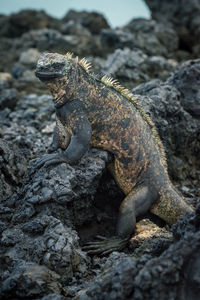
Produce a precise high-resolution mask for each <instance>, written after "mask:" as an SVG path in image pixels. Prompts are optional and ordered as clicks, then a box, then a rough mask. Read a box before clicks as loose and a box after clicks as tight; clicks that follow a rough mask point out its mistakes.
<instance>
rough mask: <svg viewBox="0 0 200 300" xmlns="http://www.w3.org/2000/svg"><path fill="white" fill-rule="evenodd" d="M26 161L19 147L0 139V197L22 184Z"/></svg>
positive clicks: (17, 188) (15, 189)
mask: <svg viewBox="0 0 200 300" xmlns="http://www.w3.org/2000/svg"><path fill="white" fill-rule="evenodd" d="M26 165H27V161H26V158H25V157H24V155H23V153H22V152H21V151H20V149H19V148H18V147H17V146H16V145H13V144H12V143H8V142H6V141H4V140H2V139H0V170H1V173H0V198H2V197H5V196H8V195H11V194H12V193H13V192H15V191H17V190H19V187H21V186H22V184H23V177H24V175H25V171H26Z"/></svg>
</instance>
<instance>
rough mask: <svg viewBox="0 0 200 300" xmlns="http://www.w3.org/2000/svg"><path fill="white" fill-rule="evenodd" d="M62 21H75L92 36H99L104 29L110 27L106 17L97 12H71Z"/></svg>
mask: <svg viewBox="0 0 200 300" xmlns="http://www.w3.org/2000/svg"><path fill="white" fill-rule="evenodd" d="M62 21H63V22H68V21H74V22H75V23H76V24H81V25H82V26H83V27H85V28H87V29H88V30H89V31H90V32H91V33H92V34H98V33H100V31H101V30H102V29H104V28H109V27H110V26H109V25H108V23H107V21H106V19H105V18H104V16H103V15H102V14H99V13H96V12H86V11H80V12H77V11H75V10H69V11H68V12H67V14H66V15H65V16H64V18H63V19H62Z"/></svg>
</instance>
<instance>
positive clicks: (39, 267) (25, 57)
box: [0, 0, 200, 300]
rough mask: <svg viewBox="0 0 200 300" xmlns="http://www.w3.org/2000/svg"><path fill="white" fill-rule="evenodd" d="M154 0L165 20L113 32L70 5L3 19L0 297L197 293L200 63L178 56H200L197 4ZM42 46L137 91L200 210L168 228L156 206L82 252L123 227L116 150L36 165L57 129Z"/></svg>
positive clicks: (184, 296)
mask: <svg viewBox="0 0 200 300" xmlns="http://www.w3.org/2000/svg"><path fill="white" fill-rule="evenodd" d="M148 2H150V1H148ZM151 3H153V1H151ZM154 3H159V4H160V7H159V9H160V11H162V15H160V16H161V17H159V18H158V19H156V20H144V19H135V20H132V21H131V22H129V23H128V24H127V25H126V26H124V27H121V28H116V29H112V28H110V27H109V25H108V23H107V21H106V20H105V18H104V17H103V16H102V15H101V14H98V13H88V12H75V11H70V12H68V13H67V14H66V16H65V17H64V18H63V19H59V20H57V19H55V18H52V17H50V16H48V15H47V14H46V13H44V12H41V11H39V12H38V11H30V10H28V11H22V12H19V13H16V14H12V15H11V16H3V15H0V39H1V40H0V43H1V47H0V56H1V58H2V59H1V61H0V72H1V73H0V215H1V220H0V266H1V268H0V299H2V300H4V299H13V300H14V299H15V300H19V299H36V300H39V299H40V300H64V299H66V300H67V299H68V300H69V299H82V300H83V299H96V300H98V299H102V300H104V299H113V300H114V299H116V300H117V299H124V300H125V299H137V300H142V299H148V300H149V299H153V300H158V299H159V300H160V299H164V300H165V299H166V300H168V299H171V300H193V299H194V300H196V299H197V298H199V286H200V274H199V264H200V262H199V250H200V237H199V228H200V205H199V203H200V190H199V181H200V177H199V175H200V173H199V169H200V165H199V155H200V153H199V149H200V136H199V133H200V131H199V128H200V124H199V122H200V116H199V94H200V88H199V86H200V85H199V83H200V82H199V81H200V79H199V77H200V74H199V67H200V63H199V60H198V59H197V60H190V61H187V62H185V63H183V64H180V65H179V63H178V62H179V61H183V60H186V59H191V58H192V57H193V55H194V53H198V47H199V46H198V32H197V31H198V18H196V15H197V12H198V3H199V1H193V0H192V1H191V2H190V3H189V2H188V3H187V4H185V5H184V6H179V7H180V11H177V7H178V5H179V4H180V3H183V4H184V3H185V1H184V0H183V1H178V0H176V1H173V3H172V1H168V3H167V2H166V1H164V2H163V1H162V2H159V1H157V2H156V0H155V1H154ZM167 5H168V6H167ZM173 5H174V7H172V6H173ZM189 5H191V6H190V7H189ZM195 5H196V6H195ZM163 7H164V8H166V16H165V12H163ZM167 7H168V8H169V11H168V9H167ZM195 7H196V11H194V12H192V10H194V8H195ZM155 9H156V8H155ZM170 10H171V13H172V18H171V19H170V22H169V21H168V19H167V18H168V17H169V14H170ZM181 10H182V11H181ZM186 10H188V16H186ZM175 12H176V13H177V15H178V16H180V17H181V16H183V19H180V18H179V19H178V20H177V22H178V24H185V25H184V26H183V30H185V28H188V27H187V26H189V27H190V25H191V26H193V27H191V28H190V29H191V31H188V30H189V29H187V30H186V31H185V33H184V34H185V35H184V37H186V36H187V38H189V39H188V40H187V38H186V40H185V39H183V37H182V35H181V33H180V27H179V26H177V28H175V27H174V24H175V23H174V22H175V21H173V19H174V17H175ZM157 13H158V15H159V11H158V9H157ZM184 14H185V16H184ZM162 16H163V17H162ZM193 16H194V18H193ZM188 18H190V19H188ZM166 20H167V21H166ZM185 21H186V23H187V24H186V23H184V22H185ZM195 22H196V24H197V26H196V29H195V28H194V24H193V23H195ZM192 24H193V25H192ZM180 26H181V25H180ZM192 32H194V34H193V33H192ZM189 33H190V35H191V36H190V37H189V35H188V34H189ZM195 39H196V41H194V40H195ZM187 41H191V44H190V45H189V47H188V44H187ZM186 45H187V47H186ZM42 51H50V52H54V51H55V52H60V53H63V54H64V53H66V52H68V51H72V52H74V54H75V55H79V56H81V57H82V56H87V58H88V60H89V61H91V62H93V64H94V71H95V72H96V71H97V73H98V78H100V77H101V76H103V75H104V74H106V75H108V76H113V77H115V78H117V79H119V82H120V83H121V84H123V85H124V86H125V87H129V88H130V89H133V90H132V92H133V93H134V94H136V95H137V98H138V101H139V102H141V103H142V105H143V106H144V108H145V110H146V111H147V113H148V114H150V115H151V117H152V119H153V121H154V122H155V124H156V126H157V128H158V131H159V133H160V136H161V139H162V141H163V143H164V147H165V149H166V152H167V158H168V168H169V173H170V177H171V178H172V181H173V182H174V183H175V185H176V186H177V187H178V189H179V190H180V191H181V192H182V193H183V195H184V196H185V197H186V200H187V202H188V203H189V204H191V205H193V206H194V208H196V210H195V212H194V213H192V214H189V215H186V216H182V217H181V218H180V219H179V221H178V222H177V223H176V224H175V225H174V226H173V227H172V228H170V227H169V226H167V225H166V224H165V223H164V222H162V220H160V219H159V218H157V217H155V216H153V215H152V214H150V213H148V214H147V215H145V216H144V218H142V220H138V222H137V226H136V229H135V232H134V235H133V236H132V237H131V239H130V242H129V245H128V246H127V247H126V248H125V249H124V250H123V251H122V252H113V253H112V254H110V255H109V256H107V257H98V256H94V257H90V256H88V255H87V253H86V252H84V251H83V250H82V249H81V248H82V245H83V244H85V243H86V242H87V241H91V240H93V239H95V236H96V235H97V234H98V235H104V236H113V235H114V234H115V227H116V221H117V215H118V210H119V206H120V203H121V201H122V199H123V198H124V194H123V193H122V191H121V190H120V189H119V187H118V186H117V185H116V183H115V182H114V179H113V178H112V177H111V175H110V174H109V172H108V171H107V169H106V165H107V164H109V162H110V161H111V160H112V159H113V157H112V155H109V154H108V153H107V152H105V151H102V150H100V149H90V150H89V151H88V152H87V153H86V154H85V156H84V157H83V158H82V160H81V161H80V162H79V164H77V165H76V166H69V165H67V164H60V165H58V166H52V167H50V168H44V167H43V168H41V169H39V170H34V169H33V167H32V163H31V162H30V160H31V159H34V158H36V157H40V156H41V155H43V154H44V153H45V151H46V150H47V148H48V146H49V145H50V143H51V140H52V135H53V130H54V126H55V109H54V106H53V103H52V96H51V95H49V94H47V93H48V92H47V90H46V89H45V86H44V85H43V84H42V83H41V82H39V80H38V79H37V78H36V77H35V75H34V69H35V63H36V61H37V57H38V54H39V52H42ZM195 51H197V52H195ZM177 66H178V67H177ZM175 68H176V69H175ZM91 72H93V71H92V69H91ZM11 74H12V75H11ZM138 84H140V85H139V86H137V85H138ZM28 165H29V168H28V169H27V167H28ZM172 232H173V234H172Z"/></svg>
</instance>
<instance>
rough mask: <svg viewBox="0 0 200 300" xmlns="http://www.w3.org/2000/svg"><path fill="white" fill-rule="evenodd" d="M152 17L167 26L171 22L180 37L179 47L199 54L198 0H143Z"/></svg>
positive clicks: (199, 9)
mask: <svg viewBox="0 0 200 300" xmlns="http://www.w3.org/2000/svg"><path fill="white" fill-rule="evenodd" d="M145 2H146V4H147V5H148V6H149V8H150V10H151V12H152V17H153V19H155V20H157V21H159V22H161V23H163V24H165V25H164V26H169V24H171V25H172V26H173V28H174V30H175V31H176V32H177V34H178V36H179V38H180V48H181V49H183V50H186V51H190V52H191V51H193V52H194V53H195V55H196V56H197V57H198V55H199V50H200V49H199V42H198V41H199V38H200V31H199V29H200V20H199V13H200V2H199V0H191V1H189V2H188V1H187V0H181V1H180V0H175V1H163V0H145Z"/></svg>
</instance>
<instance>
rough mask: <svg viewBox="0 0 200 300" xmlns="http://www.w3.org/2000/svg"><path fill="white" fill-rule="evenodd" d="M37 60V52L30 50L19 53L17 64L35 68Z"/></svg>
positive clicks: (33, 49)
mask: <svg viewBox="0 0 200 300" xmlns="http://www.w3.org/2000/svg"><path fill="white" fill-rule="evenodd" d="M38 58H39V51H38V50H37V49H35V48H30V49H28V50H27V51H25V52H22V53H21V55H20V59H19V62H20V63H21V64H23V65H26V66H30V67H34V68H35V65H36V63H37V60H38Z"/></svg>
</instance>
